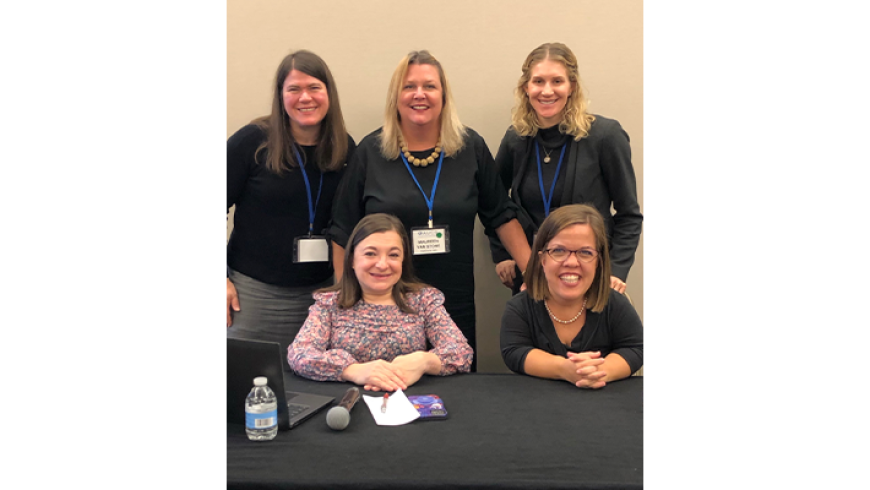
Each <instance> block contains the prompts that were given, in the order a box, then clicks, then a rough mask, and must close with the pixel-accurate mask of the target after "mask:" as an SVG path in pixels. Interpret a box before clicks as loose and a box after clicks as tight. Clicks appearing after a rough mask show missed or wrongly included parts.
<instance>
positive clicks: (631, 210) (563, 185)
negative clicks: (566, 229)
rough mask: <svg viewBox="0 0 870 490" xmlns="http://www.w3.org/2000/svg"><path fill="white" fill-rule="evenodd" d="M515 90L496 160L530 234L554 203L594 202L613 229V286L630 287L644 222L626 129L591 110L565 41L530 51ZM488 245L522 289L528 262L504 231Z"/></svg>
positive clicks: (510, 282) (499, 268) (501, 269)
mask: <svg viewBox="0 0 870 490" xmlns="http://www.w3.org/2000/svg"><path fill="white" fill-rule="evenodd" d="M515 94H516V104H515V106H514V108H513V112H512V118H511V126H510V128H508V130H507V132H506V133H505V136H504V138H503V139H502V142H501V145H500V147H499V149H498V154H497V155H496V158H495V160H496V166H497V167H498V171H499V175H500V176H501V179H502V183H503V185H504V187H505V189H509V190H510V196H511V200H512V201H513V202H514V203H515V204H516V205H517V206H518V207H519V208H520V209H519V211H518V212H519V214H518V219H519V221H520V224H522V226H523V229H524V231H525V233H526V239H527V240H528V242H529V243H531V241H532V238H533V237H534V235H535V233H536V232H537V230H538V228H539V227H540V226H541V223H542V222H543V221H544V219H545V218H546V217H547V216H548V215H549V214H550V212H551V211H552V210H554V209H556V208H558V207H560V206H565V205H568V204H579V203H587V204H590V205H592V206H593V207H594V208H595V209H597V210H598V212H599V213H601V215H602V216H603V217H604V222H605V225H606V229H607V238H608V242H609V243H610V256H611V259H612V271H611V276H610V286H611V287H612V288H613V289H615V290H616V291H619V292H620V293H623V292H625V281H626V280H627V278H628V272H629V270H630V269H631V266H632V264H633V263H634V254H635V251H636V250H637V245H638V242H639V241H640V233H641V226H642V223H643V215H641V213H640V206H639V205H638V202H637V183H636V180H635V176H634V167H633V166H632V163H631V146H630V144H629V138H628V134H627V133H626V132H625V130H623V129H622V126H620V124H619V122H617V121H616V120H614V119H609V118H606V117H603V116H600V115H593V114H589V113H587V100H586V97H585V94H584V93H583V89H582V86H581V82H580V74H579V72H578V69H577V57H576V56H574V53H573V52H571V49H569V48H568V46H565V45H564V44H562V43H546V44H542V45H540V46H538V47H537V48H535V49H534V50H533V51H532V52H531V53H529V55H528V56H527V57H526V60H525V62H524V63H523V66H522V75H521V76H520V79H519V81H518V82H517V87H516V90H515ZM611 208H612V209H614V210H615V213H613V212H611ZM490 248H491V250H492V256H493V261H494V262H495V263H496V264H497V265H496V273H497V274H498V276H499V278H500V279H501V281H502V283H504V284H505V286H507V287H511V288H513V290H514V293H517V292H519V289H520V285H521V284H522V274H523V271H524V270H525V268H526V265H527V264H525V263H523V262H515V261H514V260H512V259H511V257H510V255H509V254H508V253H507V252H506V250H505V248H504V246H503V244H502V243H501V242H500V241H499V239H498V237H492V236H490Z"/></svg>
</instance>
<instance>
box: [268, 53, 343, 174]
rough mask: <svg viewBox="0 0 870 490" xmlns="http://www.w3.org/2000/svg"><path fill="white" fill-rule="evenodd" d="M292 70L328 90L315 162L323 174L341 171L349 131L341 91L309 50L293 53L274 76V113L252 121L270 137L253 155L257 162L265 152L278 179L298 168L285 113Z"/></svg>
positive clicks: (319, 59) (330, 74)
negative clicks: (285, 84) (326, 107)
mask: <svg viewBox="0 0 870 490" xmlns="http://www.w3.org/2000/svg"><path fill="white" fill-rule="evenodd" d="M293 70H298V71H300V72H302V73H304V74H306V75H308V76H311V77H314V78H316V79H318V80H320V81H321V82H323V85H324V86H325V87H326V95H327V97H329V110H328V111H327V112H326V116H325V117H324V118H323V120H322V121H320V135H319V136H318V138H317V150H315V152H314V155H315V156H314V158H315V160H316V162H317V166H318V167H319V168H320V170H321V171H324V172H328V171H334V170H338V169H340V168H341V167H342V165H344V163H345V160H346V158H347V150H348V148H347V146H348V145H347V130H346V129H345V126H344V117H343V116H342V115H341V104H340V103H339V101H338V87H336V86H335V80H333V78H332V72H330V71H329V67H328V66H326V62H324V61H323V59H321V58H320V56H317V55H316V54H314V53H312V52H311V51H306V50H299V51H296V52H293V53H290V54H288V55H287V56H286V57H285V58H284V60H283V61H281V64H280V65H278V71H277V72H276V73H275V83H274V87H273V88H274V95H273V97H272V113H271V114H269V115H268V116H263V117H260V118H257V119H254V120H253V121H251V124H256V125H257V126H259V127H261V128H262V129H263V131H265V132H266V135H267V136H266V141H264V142H263V143H262V144H261V145H260V146H259V147H258V148H257V151H256V153H254V158H255V159H256V158H257V157H258V156H259V154H260V152H261V151H262V150H266V158H265V164H266V166H267V167H268V168H269V169H270V170H272V171H273V172H275V173H277V174H279V175H280V174H282V173H284V171H286V170H289V169H291V168H293V167H299V162H297V161H296V155H295V152H294V151H293V146H294V145H295V144H296V141H295V139H294V138H293V132H292V131H291V130H290V116H289V115H287V111H286V110H285V109H284V94H283V92H284V80H286V79H287V76H288V75H289V74H290V72H291V71H293ZM257 161H260V160H257Z"/></svg>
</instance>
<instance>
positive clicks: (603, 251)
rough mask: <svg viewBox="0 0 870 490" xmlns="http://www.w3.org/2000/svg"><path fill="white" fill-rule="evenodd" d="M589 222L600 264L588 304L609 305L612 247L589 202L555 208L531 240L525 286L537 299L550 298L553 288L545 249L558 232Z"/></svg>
mask: <svg viewBox="0 0 870 490" xmlns="http://www.w3.org/2000/svg"><path fill="white" fill-rule="evenodd" d="M582 224H588V225H589V226H590V227H591V228H592V233H593V234H594V235H595V248H596V250H598V266H597V267H596V269H595V278H594V279H593V280H592V285H591V286H589V291H588V292H587V293H586V294H587V297H586V300H587V303H586V304H587V307H588V308H589V309H590V310H591V311H594V312H596V313H600V312H601V311H602V310H604V307H605V306H606V305H607V299H608V297H609V295H610V251H609V247H608V245H607V228H606V227H605V225H604V218H602V217H601V213H599V212H598V210H597V209H595V208H593V207H592V206H589V205H586V204H571V205H568V206H562V207H561V208H558V209H556V210H555V211H553V212H552V213H550V215H549V216H547V219H545V220H544V222H543V223H541V227H540V228H538V235H537V237H536V238H535V242H534V243H533V244H532V256H531V258H530V259H529V264H528V267H527V268H526V287H527V288H528V294H529V295H530V296H531V297H532V298H533V299H535V300H537V301H543V300H545V299H550V288H549V286H548V284H547V278H546V277H545V276H544V268H543V267H542V266H541V258H542V257H543V255H544V253H546V252H544V250H545V249H546V248H547V245H548V244H549V243H550V240H552V239H553V238H554V237H555V236H556V235H558V234H559V233H561V232H562V230H564V229H565V228H568V227H569V226H572V225H582Z"/></svg>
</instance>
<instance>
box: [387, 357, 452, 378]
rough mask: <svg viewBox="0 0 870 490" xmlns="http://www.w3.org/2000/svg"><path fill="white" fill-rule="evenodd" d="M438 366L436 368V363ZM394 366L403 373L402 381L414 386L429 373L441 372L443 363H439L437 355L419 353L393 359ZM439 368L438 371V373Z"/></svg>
mask: <svg viewBox="0 0 870 490" xmlns="http://www.w3.org/2000/svg"><path fill="white" fill-rule="evenodd" d="M436 362H437V364H438V366H435V365H434V363H436ZM392 364H393V366H396V367H398V368H399V369H401V371H402V374H403V375H402V379H403V380H404V381H405V384H407V385H408V386H411V385H413V384H414V383H416V382H417V381H420V378H421V377H423V375H424V374H426V373H427V372H429V373H431V372H433V371H435V372H438V371H440V370H441V365H440V364H441V363H440V361H438V356H436V355H435V354H432V353H429V352H424V351H417V352H412V353H410V354H405V355H402V356H397V357H396V358H395V359H393V362H392ZM436 367H437V371H436Z"/></svg>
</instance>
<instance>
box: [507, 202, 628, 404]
mask: <svg viewBox="0 0 870 490" xmlns="http://www.w3.org/2000/svg"><path fill="white" fill-rule="evenodd" d="M610 274H611V270H610V253H609V249H608V244H607V230H606V227H605V224H604V218H602V216H601V214H600V213H599V212H598V211H597V210H595V208H593V207H591V206H588V205H585V204H572V205H569V206H563V207H561V208H559V209H556V210H555V211H553V212H552V213H550V215H549V216H548V217H547V218H546V219H545V220H544V222H543V223H541V227H540V228H539V229H538V234H537V236H536V237H535V240H534V243H533V245H532V257H531V259H530V260H529V264H528V268H527V269H526V285H527V289H526V290H525V291H523V292H521V293H519V294H517V295H516V296H514V297H513V298H511V299H510V301H508V303H507V308H506V309H505V312H504V316H503V317H502V324H501V354H502V358H503V359H504V362H505V364H506V365H507V367H508V368H510V369H511V370H512V371H514V372H517V373H521V374H528V375H529V376H537V377H540V378H549V379H564V380H565V381H568V382H569V383H571V384H574V385H575V386H577V387H578V388H593V389H597V388H602V387H604V386H605V385H606V384H607V383H609V382H611V381H616V380H619V379H623V378H625V377H628V376H630V375H631V373H633V372H635V371H637V370H638V369H640V368H641V367H643V325H642V324H641V321H640V317H639V316H638V315H637V312H636V311H635V310H634V308H633V307H632V306H631V303H629V301H628V299H627V298H626V297H625V296H623V295H622V294H621V293H619V292H618V291H613V290H611V287H610Z"/></svg>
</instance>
